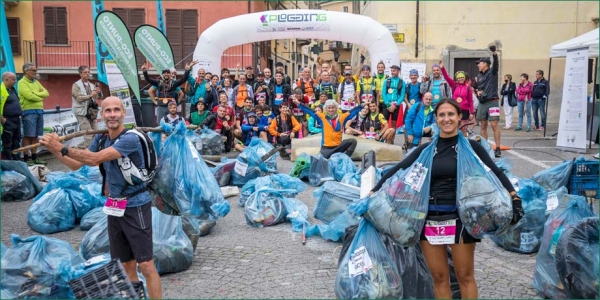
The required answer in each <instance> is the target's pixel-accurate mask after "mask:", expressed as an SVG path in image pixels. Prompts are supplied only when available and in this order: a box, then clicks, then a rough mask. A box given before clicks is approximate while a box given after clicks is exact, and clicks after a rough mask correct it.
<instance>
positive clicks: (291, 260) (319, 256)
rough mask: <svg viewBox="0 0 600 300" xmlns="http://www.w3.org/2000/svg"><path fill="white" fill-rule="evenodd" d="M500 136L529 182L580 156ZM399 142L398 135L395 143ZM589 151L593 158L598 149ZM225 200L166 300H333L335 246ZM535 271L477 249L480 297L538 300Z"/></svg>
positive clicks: (496, 250) (306, 195)
mask: <svg viewBox="0 0 600 300" xmlns="http://www.w3.org/2000/svg"><path fill="white" fill-rule="evenodd" d="M478 130H479V129H478V128H476V131H478ZM554 130H555V129H554ZM549 132H552V131H549ZM490 133H491V131H490ZM503 134H504V136H503V138H504V139H503V142H502V143H503V144H504V145H508V146H512V145H515V143H518V144H517V145H516V148H519V149H521V150H519V149H516V150H512V151H505V152H503V155H504V156H507V157H510V158H511V160H512V161H513V163H514V165H515V166H514V168H513V173H515V174H516V175H517V176H521V177H529V176H531V175H533V174H534V173H536V172H538V171H539V170H541V169H543V167H544V166H550V165H553V164H556V163H558V162H559V161H560V160H562V159H571V158H573V157H577V156H579V155H577V154H573V153H566V152H559V151H556V150H554V149H553V147H554V146H555V144H556V141H555V140H547V139H541V140H527V139H531V138H541V133H539V132H531V133H528V134H525V133H523V132H521V133H514V132H513V131H503ZM400 142H401V136H398V139H397V143H400ZM540 147H541V148H540ZM526 149H527V150H526ZM542 151H543V152H547V153H542ZM593 151H594V153H597V148H596V149H594V150H593ZM586 156H587V157H588V158H589V157H591V154H588V155H586ZM46 158H48V159H49V165H48V166H49V168H50V169H51V170H53V171H57V170H66V168H65V167H64V166H62V165H60V163H59V162H58V161H57V160H56V159H51V158H50V157H46ZM291 166H292V164H291V163H290V162H289V161H285V160H279V164H278V168H279V172H282V173H287V172H289V170H290V168H291ZM313 191H314V188H312V187H310V186H309V188H308V190H307V191H305V192H303V193H302V194H300V195H299V197H298V199H300V200H302V201H303V202H304V203H306V204H307V205H308V207H309V212H312V209H313V208H314V205H315V203H316V200H315V199H313V198H312V192H313ZM227 200H228V201H229V203H230V204H231V212H230V213H229V215H227V216H226V217H225V218H224V219H222V220H219V221H218V222H217V226H216V227H215V228H214V230H213V232H212V233H211V234H210V235H208V236H206V237H202V238H200V241H199V243H198V249H197V250H196V252H195V257H194V263H193V265H192V266H191V268H190V269H189V270H187V271H185V272H180V273H176V274H169V275H164V276H162V277H161V278H162V283H163V292H164V297H165V298H335V294H334V291H333V285H334V281H335V276H336V272H337V258H338V257H337V256H338V255H339V250H340V248H338V247H340V246H341V244H340V243H333V242H327V241H325V240H323V239H321V238H320V237H315V238H311V239H308V241H307V243H306V245H305V246H303V245H302V242H301V236H300V234H298V233H292V232H291V225H290V224H289V223H284V224H279V225H277V226H274V227H267V228H254V227H251V226H249V225H247V224H246V222H245V220H244V216H243V213H242V210H241V209H240V208H238V207H237V202H238V197H231V198H229V199H227ZM30 204H31V201H26V202H18V203H9V202H7V203H5V202H3V203H2V207H1V209H2V241H3V242H4V243H6V244H7V245H10V243H9V240H10V234H11V233H16V234H19V235H22V236H30V235H35V234H37V233H35V232H34V231H32V230H31V229H29V227H28V226H27V221H26V217H27V209H28V207H29V205H30ZM309 221H310V222H311V223H312V222H314V221H315V220H314V219H312V218H311V219H310V220H309ZM84 233H85V232H84V231H80V230H79V228H75V229H73V230H71V231H68V232H61V233H57V234H52V235H50V236H52V237H55V238H59V239H63V240H66V241H68V242H69V243H71V245H73V247H75V248H76V249H78V248H79V244H80V242H81V239H82V237H83V235H84ZM534 269H535V254H532V255H525V254H517V253H512V252H508V251H505V250H503V249H501V248H500V247H498V246H496V245H495V244H494V243H493V242H492V241H491V240H489V239H485V240H483V241H482V242H481V243H480V244H479V245H478V246H477V250H476V257H475V277H476V279H477V281H478V286H479V293H480V297H481V298H520V299H531V298H539V297H538V296H537V294H536V291H535V290H534V289H533V287H532V285H531V282H532V279H533V273H534Z"/></svg>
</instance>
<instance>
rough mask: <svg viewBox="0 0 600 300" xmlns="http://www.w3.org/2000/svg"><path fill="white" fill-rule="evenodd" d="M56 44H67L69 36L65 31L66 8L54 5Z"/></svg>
mask: <svg viewBox="0 0 600 300" xmlns="http://www.w3.org/2000/svg"><path fill="white" fill-rule="evenodd" d="M55 10H56V19H55V20H56V23H55V27H56V44H59V45H68V44H69V36H68V33H67V8H66V7H56V8H55Z"/></svg>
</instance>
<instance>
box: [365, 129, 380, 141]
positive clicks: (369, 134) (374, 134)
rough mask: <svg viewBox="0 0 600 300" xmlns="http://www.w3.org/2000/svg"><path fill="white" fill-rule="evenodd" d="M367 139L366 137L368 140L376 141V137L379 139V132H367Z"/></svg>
mask: <svg viewBox="0 0 600 300" xmlns="http://www.w3.org/2000/svg"><path fill="white" fill-rule="evenodd" d="M365 137H366V138H367V139H368V140H374V139H375V137H377V132H375V131H366V132H365Z"/></svg>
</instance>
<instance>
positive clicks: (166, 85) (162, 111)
mask: <svg viewBox="0 0 600 300" xmlns="http://www.w3.org/2000/svg"><path fill="white" fill-rule="evenodd" d="M196 63H198V62H197V61H192V63H191V64H187V65H186V66H185V73H184V74H183V77H182V78H180V79H179V80H173V79H172V78H171V71H170V70H168V69H165V70H163V71H162V78H161V79H152V78H150V76H148V71H147V70H148V69H147V67H146V64H143V65H142V72H143V74H144V79H145V80H146V81H147V82H148V83H150V84H151V85H153V86H156V88H157V89H156V92H157V96H158V97H157V98H158V99H156V98H154V99H152V102H154V105H155V106H156V108H157V109H156V116H157V119H158V120H160V118H162V117H164V116H165V115H166V114H167V111H168V109H167V104H169V102H170V101H177V100H176V99H175V93H176V91H175V90H176V89H177V88H178V87H179V86H181V85H182V84H184V83H185V82H186V81H187V79H188V77H189V76H190V69H191V67H192V66H193V65H195V64H196Z"/></svg>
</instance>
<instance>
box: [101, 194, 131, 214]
mask: <svg viewBox="0 0 600 300" xmlns="http://www.w3.org/2000/svg"><path fill="white" fill-rule="evenodd" d="M125 208H127V198H121V199H113V198H110V197H108V198H107V199H106V203H104V208H102V211H103V212H104V213H105V214H107V215H109V216H113V217H122V216H123V215H124V214H125Z"/></svg>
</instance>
